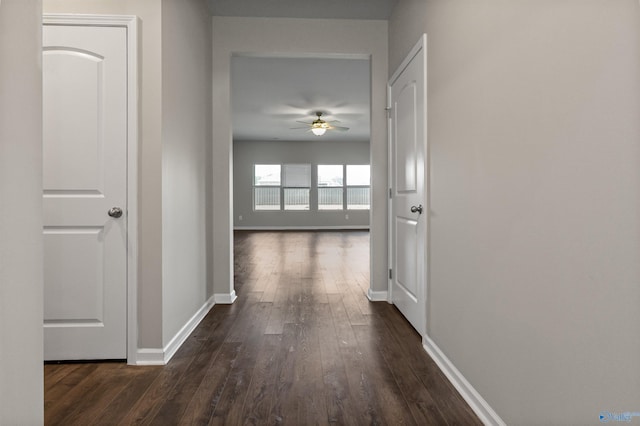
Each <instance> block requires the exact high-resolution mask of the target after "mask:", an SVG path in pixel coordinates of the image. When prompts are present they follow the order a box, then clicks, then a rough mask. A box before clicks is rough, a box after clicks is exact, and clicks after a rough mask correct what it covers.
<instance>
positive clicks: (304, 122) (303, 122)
mask: <svg viewBox="0 0 640 426" xmlns="http://www.w3.org/2000/svg"><path fill="white" fill-rule="evenodd" d="M296 123H302V124H306V125H307V126H311V125H312V124H313V123H307V122H306V121H300V120H296Z"/></svg>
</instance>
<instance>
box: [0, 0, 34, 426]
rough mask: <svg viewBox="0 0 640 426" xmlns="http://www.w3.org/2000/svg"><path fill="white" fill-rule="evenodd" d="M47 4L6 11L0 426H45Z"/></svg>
mask: <svg viewBox="0 0 640 426" xmlns="http://www.w3.org/2000/svg"><path fill="white" fill-rule="evenodd" d="M41 8H42V6H41V4H40V1H38V0H2V3H1V4H0V58H2V59H0V424H1V425H37V424H42V422H43V407H44V401H43V382H42V376H43V374H42V292H43V290H42V285H43V284H42V281H43V280H42V73H41V67H40V63H41V52H42V37H41V24H42V20H41Z"/></svg>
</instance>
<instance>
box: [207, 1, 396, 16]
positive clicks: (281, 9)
mask: <svg viewBox="0 0 640 426" xmlns="http://www.w3.org/2000/svg"><path fill="white" fill-rule="evenodd" d="M207 2H208V5H209V9H210V10H211V14H212V15H215V16H250V17H267V18H321V19H383V20H386V19H389V16H390V15H391V9H392V8H393V6H394V4H395V3H396V2H397V0H322V1H312V0H207Z"/></svg>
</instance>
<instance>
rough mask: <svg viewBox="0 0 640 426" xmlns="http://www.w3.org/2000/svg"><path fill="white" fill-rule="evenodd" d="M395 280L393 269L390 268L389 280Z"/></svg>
mask: <svg viewBox="0 0 640 426" xmlns="http://www.w3.org/2000/svg"><path fill="white" fill-rule="evenodd" d="M392 278H393V269H391V268H389V279H392Z"/></svg>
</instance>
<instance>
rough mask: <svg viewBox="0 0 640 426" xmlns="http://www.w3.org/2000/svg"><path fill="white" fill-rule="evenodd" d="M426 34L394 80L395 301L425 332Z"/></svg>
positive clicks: (391, 86)
mask: <svg viewBox="0 0 640 426" xmlns="http://www.w3.org/2000/svg"><path fill="white" fill-rule="evenodd" d="M425 50H426V35H425V36H423V38H422V39H421V40H420V42H419V43H418V44H417V45H416V46H415V47H414V48H413V50H412V51H411V53H410V54H409V56H408V57H407V58H406V59H405V61H404V62H403V63H402V65H401V66H400V67H399V68H398V71H396V73H395V74H394V75H393V77H392V78H391V80H390V81H389V100H390V109H391V120H390V123H391V124H390V126H391V127H390V154H391V188H392V192H391V209H390V210H391V220H390V227H391V229H390V231H391V232H390V235H391V248H390V250H391V253H390V257H391V262H392V273H391V300H392V302H393V303H394V304H395V305H396V306H397V307H398V309H399V310H400V312H402V314H403V315H404V316H405V317H406V318H407V320H409V322H410V323H411V324H412V325H413V327H414V328H415V329H416V330H417V331H418V332H419V333H420V335H424V334H425V333H426V309H427V303H426V295H427V252H426V250H427V223H428V221H427V215H428V205H427V201H428V196H427V185H426V182H425V181H426V177H427V170H426V167H427V164H428V162H427V139H426V136H427V133H426V121H427V116H426V100H427V98H426V52H425Z"/></svg>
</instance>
